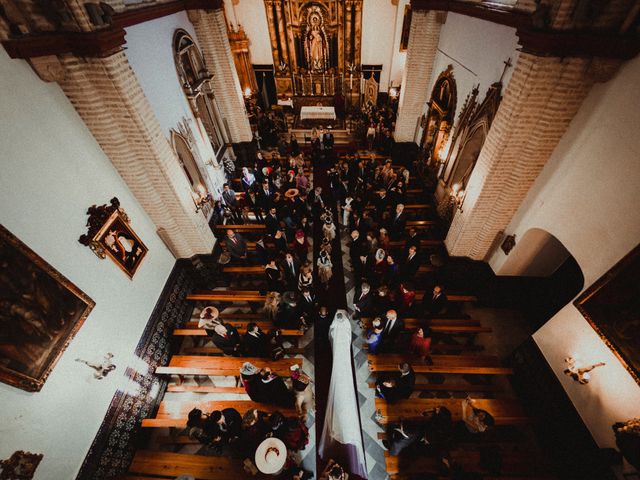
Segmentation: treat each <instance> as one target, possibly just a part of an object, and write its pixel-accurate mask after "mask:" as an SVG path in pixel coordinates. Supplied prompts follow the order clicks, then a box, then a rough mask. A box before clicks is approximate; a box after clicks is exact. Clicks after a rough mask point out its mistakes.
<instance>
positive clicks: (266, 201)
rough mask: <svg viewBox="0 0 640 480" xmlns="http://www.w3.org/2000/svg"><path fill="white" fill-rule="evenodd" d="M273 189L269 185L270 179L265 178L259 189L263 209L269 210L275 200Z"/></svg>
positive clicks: (260, 203)
mask: <svg viewBox="0 0 640 480" xmlns="http://www.w3.org/2000/svg"><path fill="white" fill-rule="evenodd" d="M273 194H274V192H273V190H271V187H270V186H269V180H268V179H266V178H265V179H264V180H263V181H262V186H261V187H260V188H259V189H258V205H259V207H260V208H262V210H264V211H265V212H268V211H269V209H270V208H271V203H272V202H273Z"/></svg>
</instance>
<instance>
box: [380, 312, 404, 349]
mask: <svg viewBox="0 0 640 480" xmlns="http://www.w3.org/2000/svg"><path fill="white" fill-rule="evenodd" d="M386 317H387V322H386V323H385V325H384V329H383V330H382V344H381V347H382V350H383V351H386V352H392V351H394V350H396V349H397V348H398V340H399V339H400V335H401V333H402V332H403V331H404V320H402V319H401V318H398V312H396V311H395V310H389V311H388V312H387V315H386Z"/></svg>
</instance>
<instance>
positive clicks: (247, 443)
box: [239, 408, 269, 456]
mask: <svg viewBox="0 0 640 480" xmlns="http://www.w3.org/2000/svg"><path fill="white" fill-rule="evenodd" d="M265 418H266V414H265V413H264V412H260V411H259V410H258V409H256V408H252V409H251V410H247V412H246V413H245V414H244V417H242V431H241V433H240V443H239V445H240V448H241V451H242V453H243V455H246V456H252V455H253V454H254V453H255V451H256V449H257V448H258V445H260V443H261V442H262V441H263V440H264V439H265V437H266V435H267V432H268V431H269V426H268V425H267V422H266V420H265Z"/></svg>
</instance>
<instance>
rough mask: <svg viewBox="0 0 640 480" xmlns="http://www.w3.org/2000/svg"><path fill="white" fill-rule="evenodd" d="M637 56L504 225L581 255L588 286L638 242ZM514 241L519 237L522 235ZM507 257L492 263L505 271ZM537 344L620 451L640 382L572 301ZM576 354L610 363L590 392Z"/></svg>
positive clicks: (593, 424)
mask: <svg viewBox="0 0 640 480" xmlns="http://www.w3.org/2000/svg"><path fill="white" fill-rule="evenodd" d="M638 85H640V58H639V57H637V58H635V59H634V60H631V61H629V62H627V63H626V64H625V65H624V66H623V68H622V69H621V70H620V71H619V72H618V74H617V75H616V77H615V78H614V79H612V80H610V81H609V82H607V83H605V84H598V85H596V86H595V87H594V88H593V89H592V91H591V92H590V93H589V95H588V97H587V99H586V100H585V101H584V103H583V105H582V107H581V108H580V110H579V111H578V114H577V115H576V117H575V118H574V119H573V121H572V122H571V124H570V126H569V129H568V130H567V132H566V134H565V135H564V136H563V138H562V140H561V141H560V143H559V144H558V146H557V147H556V149H555V151H554V152H553V154H552V156H551V158H550V159H549V161H548V163H547V165H546V166H545V168H544V169H543V171H542V172H541V174H540V176H539V177H538V179H537V180H536V182H535V183H534V185H533V187H532V189H531V190H530V192H529V194H528V195H527V197H526V199H525V200H524V202H523V204H522V206H521V207H520V209H519V210H518V212H517V213H516V215H515V216H514V218H513V220H512V221H511V223H510V224H509V226H508V227H507V229H506V232H507V233H508V234H512V233H515V234H516V236H517V237H522V235H523V234H524V233H525V232H526V231H527V230H529V229H530V228H541V229H543V230H546V231H548V232H549V233H551V234H552V235H554V236H555V237H556V238H557V239H558V240H560V241H561V242H562V243H563V244H564V246H565V247H566V248H567V249H568V250H569V252H570V253H571V254H572V255H573V256H574V257H575V259H576V261H577V262H578V264H579V265H580V267H581V269H582V272H583V274H584V277H585V288H588V287H589V286H590V285H591V284H593V282H595V281H596V280H597V279H598V278H600V277H601V276H602V275H603V274H604V273H605V272H606V271H607V270H609V268H611V267H612V266H613V265H614V264H615V263H616V262H618V261H619V260H620V259H621V258H622V257H623V256H624V255H626V254H627V253H628V252H629V251H630V250H631V249H633V248H634V247H635V246H636V245H637V244H638V242H639V241H640V210H639V209H638V208H637V207H638V205H639V204H640V138H639V137H638V125H640V101H639V100H638V98H639V97H638V96H637V95H636V94H637V91H638ZM517 237H516V238H517ZM505 260H506V256H505V255H504V253H503V252H502V250H500V249H498V250H497V251H496V252H495V253H494V254H493V256H492V258H491V260H490V265H491V267H492V268H493V270H494V271H495V272H496V273H498V274H501V273H502V269H503V267H504V265H505ZM534 339H535V341H536V343H537V344H538V346H539V347H540V349H541V350H542V352H543V353H544V355H545V358H546V359H547V361H548V362H549V364H550V365H551V367H552V368H553V369H554V371H555V373H556V374H557V376H558V378H559V379H560V382H561V383H562V384H563V386H564V388H565V390H566V391H567V393H568V395H569V397H570V398H571V400H572V401H573V403H574V405H575V406H576V408H577V410H578V412H579V413H580V415H581V416H582V418H583V420H584V421H585V423H586V425H587V427H588V428H589V429H590V431H591V433H592V435H593V436H594V438H595V439H596V441H597V442H598V444H599V445H600V446H601V447H611V446H614V437H613V433H612V430H611V425H612V424H613V423H614V422H615V421H621V420H627V419H628V418H630V417H634V416H636V417H637V416H640V386H638V384H636V382H635V381H634V380H633V378H632V377H631V375H629V373H628V372H627V371H626V370H625V369H624V368H623V367H622V365H621V364H620V362H619V361H618V360H617V359H616V358H615V356H614V355H613V354H612V352H611V351H610V350H609V349H608V348H607V347H606V345H605V344H604V343H603V342H602V341H601V340H600V338H599V337H598V335H597V334H596V333H595V331H594V330H593V329H592V328H591V327H590V326H589V324H588V323H587V322H586V320H585V319H584V318H583V317H582V315H581V314H580V313H579V312H578V310H577V309H576V308H575V307H574V306H573V305H572V304H571V303H570V304H568V305H567V306H565V307H564V308H563V309H562V310H561V311H560V312H558V313H557V314H556V315H555V316H554V317H553V318H552V319H551V320H550V321H549V322H547V323H546V324H545V325H544V326H543V327H542V328H541V329H540V330H539V331H538V332H536V333H535V335H534ZM571 354H577V355H579V356H580V357H582V358H583V359H584V360H585V361H586V362H597V361H604V362H606V363H607V365H606V366H605V367H603V368H599V369H597V370H596V371H595V372H594V374H593V376H592V380H591V382H590V383H589V385H588V386H583V385H579V384H577V383H576V382H574V381H573V380H571V379H569V378H568V377H566V376H565V375H563V373H562V370H563V369H564V363H563V359H564V358H565V357H566V356H569V355H571Z"/></svg>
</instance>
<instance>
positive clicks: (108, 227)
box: [90, 209, 149, 278]
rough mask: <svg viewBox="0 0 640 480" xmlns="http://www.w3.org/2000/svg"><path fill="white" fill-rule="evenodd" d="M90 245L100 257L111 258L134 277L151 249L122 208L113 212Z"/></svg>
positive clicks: (130, 276)
mask: <svg viewBox="0 0 640 480" xmlns="http://www.w3.org/2000/svg"><path fill="white" fill-rule="evenodd" d="M90 246H91V249H92V250H93V251H94V253H95V254H96V255H98V256H99V257H100V258H105V256H108V257H109V258H111V260H113V262H114V263H115V264H116V265H117V266H118V267H119V268H120V270H122V271H123V272H124V273H126V274H127V275H128V276H129V278H133V276H134V275H135V273H136V271H137V270H138V267H140V264H141V263H142V260H143V259H144V257H145V256H146V255H147V252H148V251H149V249H148V248H147V246H146V245H145V244H144V243H143V242H142V240H140V237H138V235H136V232H134V231H133V229H132V228H131V226H130V225H129V217H128V216H127V215H126V214H125V213H124V211H123V210H122V209H118V210H116V211H114V212H113V213H112V214H111V216H110V217H109V218H108V219H107V221H106V222H105V223H104V225H103V226H102V228H101V229H100V230H99V231H98V233H96V235H95V236H94V237H93V239H92V240H91V245H90Z"/></svg>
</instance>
